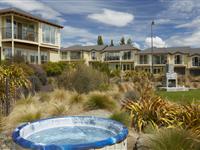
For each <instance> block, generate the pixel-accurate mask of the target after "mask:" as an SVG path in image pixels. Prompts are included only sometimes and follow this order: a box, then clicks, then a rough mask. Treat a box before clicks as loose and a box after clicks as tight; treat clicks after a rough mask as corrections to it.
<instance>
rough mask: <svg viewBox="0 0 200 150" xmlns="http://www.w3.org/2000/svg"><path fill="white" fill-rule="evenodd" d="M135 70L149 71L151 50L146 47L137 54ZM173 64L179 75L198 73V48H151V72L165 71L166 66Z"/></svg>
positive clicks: (199, 56) (199, 54) (199, 68)
mask: <svg viewBox="0 0 200 150" xmlns="http://www.w3.org/2000/svg"><path fill="white" fill-rule="evenodd" d="M136 55H137V61H136V62H137V64H136V69H137V70H145V71H149V72H150V71H151V66H152V51H151V49H146V50H143V51H139V52H138V53H137V54H136ZM167 64H168V65H173V66H174V71H175V72H176V73H178V74H180V75H185V74H192V75H200V48H191V47H169V48H154V49H153V68H154V70H153V73H154V74H163V73H166V68H167V67H166V66H167Z"/></svg>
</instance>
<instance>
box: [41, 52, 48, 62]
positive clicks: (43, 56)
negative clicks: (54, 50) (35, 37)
mask: <svg viewBox="0 0 200 150" xmlns="http://www.w3.org/2000/svg"><path fill="white" fill-rule="evenodd" d="M47 61H48V52H41V63H42V64H43V63H46V62H47Z"/></svg>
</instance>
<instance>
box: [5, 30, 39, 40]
mask: <svg viewBox="0 0 200 150" xmlns="http://www.w3.org/2000/svg"><path fill="white" fill-rule="evenodd" d="M2 38H3V39H11V38H12V29H11V28H10V27H7V28H2ZM14 39H19V40H26V41H32V42H38V33H37V32H34V31H26V30H22V29H19V28H14Z"/></svg>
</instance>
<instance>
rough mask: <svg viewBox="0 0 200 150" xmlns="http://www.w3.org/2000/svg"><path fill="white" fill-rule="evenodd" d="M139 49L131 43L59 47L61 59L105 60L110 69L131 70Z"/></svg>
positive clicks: (73, 60) (87, 62)
mask: <svg viewBox="0 0 200 150" xmlns="http://www.w3.org/2000/svg"><path fill="white" fill-rule="evenodd" d="M138 51H139V49H137V48H135V47H133V46H131V45H119V46H106V45H93V46H71V47H68V48H62V49H61V60H62V61H70V62H76V61H84V62H85V63H86V64H87V65H89V64H92V63H93V62H97V61H98V62H105V63H107V64H108V65H109V67H110V68H111V69H120V68H121V69H122V70H124V71H125V70H133V69H134V62H135V59H136V58H135V56H136V53H137V52H138Z"/></svg>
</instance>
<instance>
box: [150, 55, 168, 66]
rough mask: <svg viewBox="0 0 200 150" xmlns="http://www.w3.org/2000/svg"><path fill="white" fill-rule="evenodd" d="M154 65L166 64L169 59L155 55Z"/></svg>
mask: <svg viewBox="0 0 200 150" xmlns="http://www.w3.org/2000/svg"><path fill="white" fill-rule="evenodd" d="M153 63H154V64H166V63H167V57H166V56H165V55H154V56H153Z"/></svg>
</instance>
